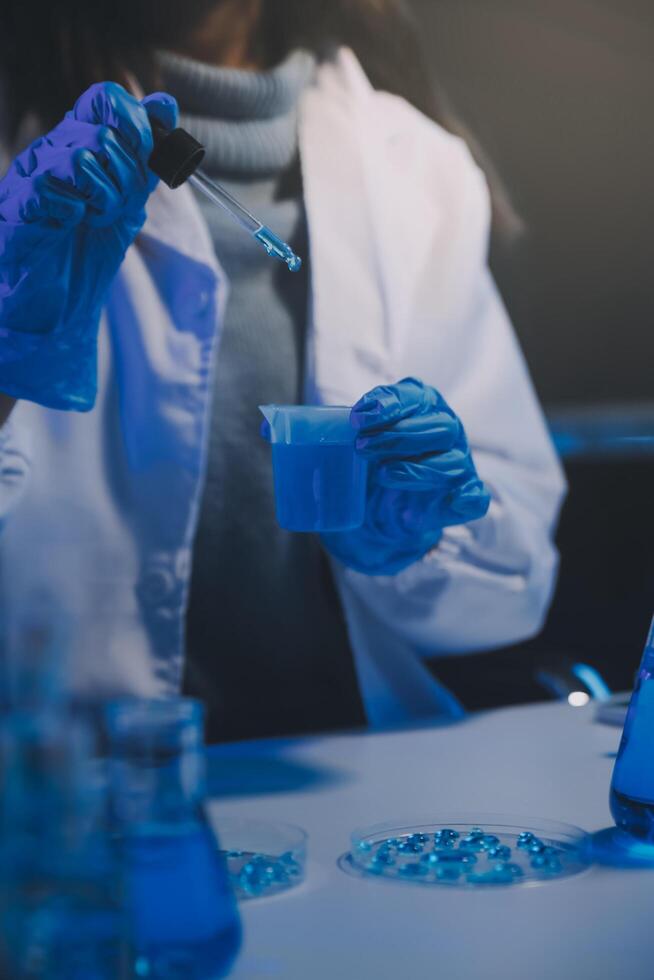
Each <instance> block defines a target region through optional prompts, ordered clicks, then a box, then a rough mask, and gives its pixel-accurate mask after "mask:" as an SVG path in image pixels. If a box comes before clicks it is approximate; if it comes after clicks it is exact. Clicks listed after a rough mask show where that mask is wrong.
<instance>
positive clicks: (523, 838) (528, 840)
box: [518, 830, 537, 850]
mask: <svg viewBox="0 0 654 980" xmlns="http://www.w3.org/2000/svg"><path fill="white" fill-rule="evenodd" d="M536 839H537V838H536V837H535V836H534V835H533V834H532V833H531V831H530V830H523V832H522V833H521V834H519V835H518V847H520V848H523V850H527V848H529V847H530V846H531V845H532V844H533V843H534V841H535V840H536Z"/></svg>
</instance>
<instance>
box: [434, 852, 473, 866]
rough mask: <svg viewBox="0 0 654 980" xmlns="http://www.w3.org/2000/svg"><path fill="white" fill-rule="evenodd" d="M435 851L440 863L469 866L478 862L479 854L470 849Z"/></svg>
mask: <svg viewBox="0 0 654 980" xmlns="http://www.w3.org/2000/svg"><path fill="white" fill-rule="evenodd" d="M433 853H434V854H435V855H436V857H437V858H438V861H437V863H438V864H446V865H448V866H454V865H457V864H458V865H461V867H469V866H470V865H473V864H476V863H477V855H476V854H473V853H472V852H470V851H434V852H433Z"/></svg>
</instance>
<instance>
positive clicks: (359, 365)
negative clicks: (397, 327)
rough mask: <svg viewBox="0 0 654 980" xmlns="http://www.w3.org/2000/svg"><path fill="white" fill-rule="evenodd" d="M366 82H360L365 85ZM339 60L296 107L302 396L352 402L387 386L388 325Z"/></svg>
mask: <svg viewBox="0 0 654 980" xmlns="http://www.w3.org/2000/svg"><path fill="white" fill-rule="evenodd" d="M366 84H367V83H366ZM350 88H351V83H350V79H349V77H348V75H347V74H346V73H345V72H344V71H343V68H342V66H341V64H340V57H339V60H338V61H337V62H336V63H334V64H331V65H327V66H325V67H323V68H322V69H321V70H320V72H319V73H318V78H317V81H316V84H315V86H313V87H312V88H311V89H310V90H309V91H308V92H307V93H306V95H305V97H304V99H303V101H302V105H301V108H300V153H301V158H302V169H303V178H304V193H305V203H306V208H307V218H308V226H309V244H310V252H311V273H312V309H311V310H310V330H309V343H308V358H309V364H308V377H309V379H310V381H312V382H313V384H314V386H315V390H314V391H309V392H308V397H309V398H313V397H316V398H319V399H320V400H321V401H324V402H331V403H333V404H352V403H353V402H354V401H356V399H357V398H358V397H359V396H360V395H361V394H362V393H363V391H365V390H366V388H370V387H373V386H374V385H375V384H379V383H380V382H385V381H390V380H391V372H390V364H389V360H390V356H389V355H390V350H391V346H392V341H391V323H390V322H389V319H388V311H387V309H386V306H385V304H384V297H383V288H382V287H381V283H382V270H380V268H379V267H378V256H377V252H376V250H375V248H374V247H371V229H370V214H369V208H368V202H367V196H368V189H367V187H366V183H365V168H364V162H363V160H362V156H361V152H360V139H359V135H358V133H357V127H358V126H359V125H360V120H359V119H358V118H357V106H356V102H355V100H353V99H352V93H351V91H350Z"/></svg>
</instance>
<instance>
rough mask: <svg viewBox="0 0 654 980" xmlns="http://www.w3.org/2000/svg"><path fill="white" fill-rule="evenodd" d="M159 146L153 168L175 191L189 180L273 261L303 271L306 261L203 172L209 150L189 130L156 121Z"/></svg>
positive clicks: (152, 160) (156, 143) (156, 137)
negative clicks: (164, 125)
mask: <svg viewBox="0 0 654 980" xmlns="http://www.w3.org/2000/svg"><path fill="white" fill-rule="evenodd" d="M152 132H153V134H154V140H155V146H154V150H153V151H152V154H151V156H150V161H149V163H150V169H151V170H153V171H154V173H156V174H157V176H158V177H160V178H161V179H162V180H163V182H164V183H165V184H167V185H168V187H172V188H173V190H174V189H175V188H177V187H180V186H181V185H182V184H184V183H185V182H186V181H187V180H188V181H189V183H190V184H192V185H193V187H195V188H196V190H198V191H199V192H200V193H201V194H204V196H205V197H206V198H208V199H209V200H210V201H212V202H213V203H214V204H216V205H218V207H220V208H222V209H223V210H224V211H226V212H227V214H229V215H231V217H232V218H233V219H234V220H235V221H236V222H237V223H238V224H239V225H240V226H241V228H243V230H244V231H246V232H247V233H248V234H249V235H252V237H253V238H254V239H255V240H256V241H257V242H259V244H260V245H263V247H264V248H265V250H266V252H267V253H268V255H270V256H271V258H274V259H279V260H280V261H281V262H285V263H286V265H287V266H288V268H289V269H290V271H291V272H299V271H300V269H301V268H302V259H301V258H300V257H299V255H296V254H295V252H294V251H293V249H292V248H291V246H290V245H288V244H287V243H286V242H284V241H282V239H281V238H278V236H277V235H275V233H274V232H272V231H271V230H270V228H267V227H266V225H264V224H263V222H261V221H259V220H258V218H255V217H254V215H253V214H250V212H249V211H248V210H247V209H246V208H244V207H243V205H242V204H241V203H240V202H239V201H237V200H236V198H235V197H232V195H231V194H230V193H229V192H228V191H226V190H225V188H224V187H222V186H221V185H220V184H218V183H216V181H215V180H212V179H211V178H210V177H208V176H207V175H206V174H205V173H204V171H202V170H200V169H199V167H200V163H201V162H202V160H203V159H204V155H205V149H204V147H203V146H202V144H201V143H198V141H197V140H196V139H195V138H194V137H193V136H191V134H190V133H187V132H186V130H185V129H173V130H167V129H165V128H164V127H163V126H161V125H159V124H158V123H157V122H156V121H153V123H152Z"/></svg>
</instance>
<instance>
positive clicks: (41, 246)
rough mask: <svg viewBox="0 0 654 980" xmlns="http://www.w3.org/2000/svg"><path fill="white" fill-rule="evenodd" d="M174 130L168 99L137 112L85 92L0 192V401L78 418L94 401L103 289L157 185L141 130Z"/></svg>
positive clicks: (110, 90)
mask: <svg viewBox="0 0 654 980" xmlns="http://www.w3.org/2000/svg"><path fill="white" fill-rule="evenodd" d="M152 119H156V120H158V122H159V123H160V124H161V125H163V126H165V127H166V128H167V129H170V128H172V127H173V126H175V124H176V120H177V104H176V102H175V100H174V99H173V98H172V97H171V96H169V95H165V94H157V95H151V96H149V97H148V98H146V99H144V100H143V101H142V102H139V101H138V100H137V99H135V98H133V97H132V96H131V95H129V93H128V92H126V91H125V89H123V88H122V87H121V86H120V85H116V84H114V83H103V84H99V85H94V86H92V87H91V88H90V89H88V91H86V92H85V93H84V95H82V96H81V98H80V99H79V100H78V101H77V103H76V104H75V107H74V108H73V109H72V111H71V112H69V113H67V115H66V117H65V118H64V120H63V121H62V122H61V123H60V124H59V125H58V126H56V127H55V129H53V130H52V132H50V133H48V135H47V136H44V137H42V138H40V139H37V140H36V141H35V142H34V143H32V145H31V146H29V147H28V148H27V149H26V150H25V151H24V152H23V153H22V154H21V155H20V156H19V157H18V158H17V159H16V160H15V161H14V162H13V164H12V165H11V167H10V168H9V171H8V172H7V174H6V176H5V177H4V179H3V180H2V181H1V182H0V390H1V391H3V392H4V393H6V394H8V395H12V396H13V397H15V398H25V399H29V400H31V401H35V402H38V403H39V404H42V405H46V406H48V407H50V408H62V409H76V410H79V411H85V410H88V409H90V408H92V407H93V404H94V401H95V395H96V374H97V367H96V363H97V349H96V348H97V334H98V324H99V319H100V312H101V309H102V306H103V304H104V302H105V300H106V296H107V292H108V289H109V287H110V285H111V282H112V281H113V278H114V276H115V275H116V273H117V271H118V268H119V266H120V264H121V262H122V260H123V257H124V255H125V252H126V250H127V248H128V247H129V245H130V244H131V243H132V242H133V240H134V239H135V237H136V235H137V234H138V232H139V231H140V229H141V227H142V225H143V223H144V221H145V203H146V200H147V198H148V196H149V194H150V193H151V191H152V190H153V189H154V187H155V186H156V184H157V183H158V178H157V177H156V176H155V174H154V173H153V172H152V171H151V170H150V169H149V168H148V159H149V157H150V154H151V152H152V148H153V137H152V130H151V125H150V121H151V120H152Z"/></svg>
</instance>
